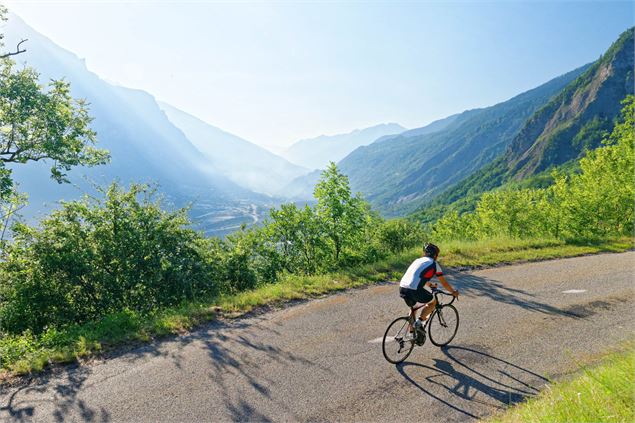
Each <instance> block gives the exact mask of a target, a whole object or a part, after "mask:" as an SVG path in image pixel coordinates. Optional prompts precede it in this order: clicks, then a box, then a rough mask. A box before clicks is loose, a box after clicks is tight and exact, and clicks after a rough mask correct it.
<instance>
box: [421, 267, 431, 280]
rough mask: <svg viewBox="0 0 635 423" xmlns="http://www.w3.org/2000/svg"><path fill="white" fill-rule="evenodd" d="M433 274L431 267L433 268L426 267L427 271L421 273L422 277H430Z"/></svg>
mask: <svg viewBox="0 0 635 423" xmlns="http://www.w3.org/2000/svg"><path fill="white" fill-rule="evenodd" d="M433 276H434V269H433V268H430V269H428V270H427V271H426V272H425V273H424V274H423V277H424V278H425V279H430V278H431V277H433Z"/></svg>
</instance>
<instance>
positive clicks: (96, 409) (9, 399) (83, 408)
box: [0, 252, 635, 422]
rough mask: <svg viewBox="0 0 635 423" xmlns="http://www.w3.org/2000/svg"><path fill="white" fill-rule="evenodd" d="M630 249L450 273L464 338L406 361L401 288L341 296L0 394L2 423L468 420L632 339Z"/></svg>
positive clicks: (634, 258)
mask: <svg viewBox="0 0 635 423" xmlns="http://www.w3.org/2000/svg"><path fill="white" fill-rule="evenodd" d="M634 263H635V252H627V253H622V254H607V255H598V256H588V257H579V258H572V259H564V260H557V261H548V262H541V263H533V264H522V265H516V266H508V267H500V268H495V269H489V270H483V271H475V272H469V273H454V274H452V273H450V274H449V276H448V279H449V281H450V282H451V283H452V284H454V285H455V287H457V288H458V289H459V290H460V291H461V297H460V301H458V303H456V304H457V308H458V309H459V312H460V315H461V325H460V328H459V332H458V334H457V336H456V338H455V339H454V341H453V342H452V344H451V345H450V346H449V347H447V348H444V349H440V348H437V347H434V346H433V345H432V344H431V343H430V342H427V343H426V344H425V345H424V346H423V347H416V348H415V350H414V351H413V353H412V355H411V356H410V357H409V358H408V360H407V361H406V362H405V363H403V364H402V365H398V366H395V365H391V364H389V363H388V362H386V361H385V360H384V358H383V355H382V352H381V343H380V342H377V339H378V338H380V337H381V336H382V335H383V333H384V330H385V328H386V326H387V325H388V323H389V322H390V321H391V320H393V319H394V318H395V317H397V316H399V315H402V314H405V313H406V311H407V308H406V306H405V304H404V303H403V300H401V299H400V298H399V297H398V294H397V291H398V289H397V286H396V285H395V284H384V285H378V286H373V287H370V288H366V289H358V290H351V291H347V292H344V293H341V294H338V295H333V296H329V297H325V298H323V299H318V300H313V301H309V302H306V303H303V304H299V305H296V306H292V307H288V308H285V309H282V310H278V311H273V312H269V313H265V314H262V315H259V316H255V317H250V318H244V319H239V320H234V321H228V322H215V323H213V324H211V325H209V326H207V327H205V328H203V329H200V330H198V331H196V332H193V333H192V334H190V335H187V336H182V337H178V338H176V339H172V340H169V341H164V342H160V343H157V344H154V345H148V346H144V347H142V348H137V349H134V350H132V351H128V352H125V353H121V354H120V355H119V356H117V357H113V358H110V359H108V360H104V361H100V362H95V363H92V364H88V365H83V366H73V367H66V368H62V369H58V370H57V371H55V372H53V373H52V374H48V375H44V376H40V377H38V378H34V379H32V380H30V381H28V382H25V383H21V384H18V385H13V386H8V385H5V386H3V387H2V388H0V420H2V421H115V422H123V421H126V422H160V421H214V422H218V421H346V422H348V421H390V422H393V421H412V420H418V421H431V422H432V421H466V420H474V419H475V418H479V417H483V416H486V415H489V414H491V413H494V412H497V411H499V410H501V409H504V408H505V407H506V406H507V405H508V404H511V403H514V402H518V401H521V400H523V399H524V398H527V397H530V396H532V395H535V394H536V393H537V392H538V391H539V390H540V389H542V388H544V386H545V385H546V384H547V383H548V380H549V379H550V378H553V377H558V376H559V375H563V374H566V373H568V372H570V371H571V370H573V369H575V366H576V365H575V361H576V360H585V359H587V358H589V357H593V356H597V354H598V353H600V352H602V351H604V350H606V349H607V348H609V347H611V346H614V345H616V344H618V343H619V342H621V341H623V340H625V339H629V338H631V337H632V335H633V328H634V323H635V316H634V314H633V311H632V304H633V299H634V296H633V293H634V291H633V281H634V273H633V270H634V267H633V266H634Z"/></svg>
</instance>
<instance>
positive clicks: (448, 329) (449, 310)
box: [428, 305, 459, 347]
mask: <svg viewBox="0 0 635 423" xmlns="http://www.w3.org/2000/svg"><path fill="white" fill-rule="evenodd" d="M458 329H459V312H458V311H457V310H456V308H454V306H452V305H446V306H443V307H441V308H438V309H436V310H435V311H434V313H433V314H432V316H430V324H429V325H428V335H430V341H431V342H432V343H433V344H434V345H436V346H437V347H444V346H446V345H448V344H449V343H450V342H451V341H452V340H453V339H454V336H455V335H456V331H457V330H458Z"/></svg>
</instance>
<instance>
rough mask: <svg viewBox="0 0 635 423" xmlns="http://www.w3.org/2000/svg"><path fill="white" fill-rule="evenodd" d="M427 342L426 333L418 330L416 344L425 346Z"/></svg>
mask: <svg viewBox="0 0 635 423" xmlns="http://www.w3.org/2000/svg"><path fill="white" fill-rule="evenodd" d="M425 342H426V333H425V331H424V330H423V329H418V330H417V337H416V338H415V344H417V345H423V344H424V343H425Z"/></svg>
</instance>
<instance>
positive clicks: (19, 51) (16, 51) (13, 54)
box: [0, 39, 28, 59]
mask: <svg viewBox="0 0 635 423" xmlns="http://www.w3.org/2000/svg"><path fill="white" fill-rule="evenodd" d="M26 41H28V40H27V39H24V40H22V41H20V42H19V43H18V45H17V47H16V48H15V51H14V52H10V53H5V54H0V59H4V58H6V57H9V56H16V55H18V54H21V53H24V52H25V51H26V49H22V50H20V46H21V45H22V43H24V42H26Z"/></svg>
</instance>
